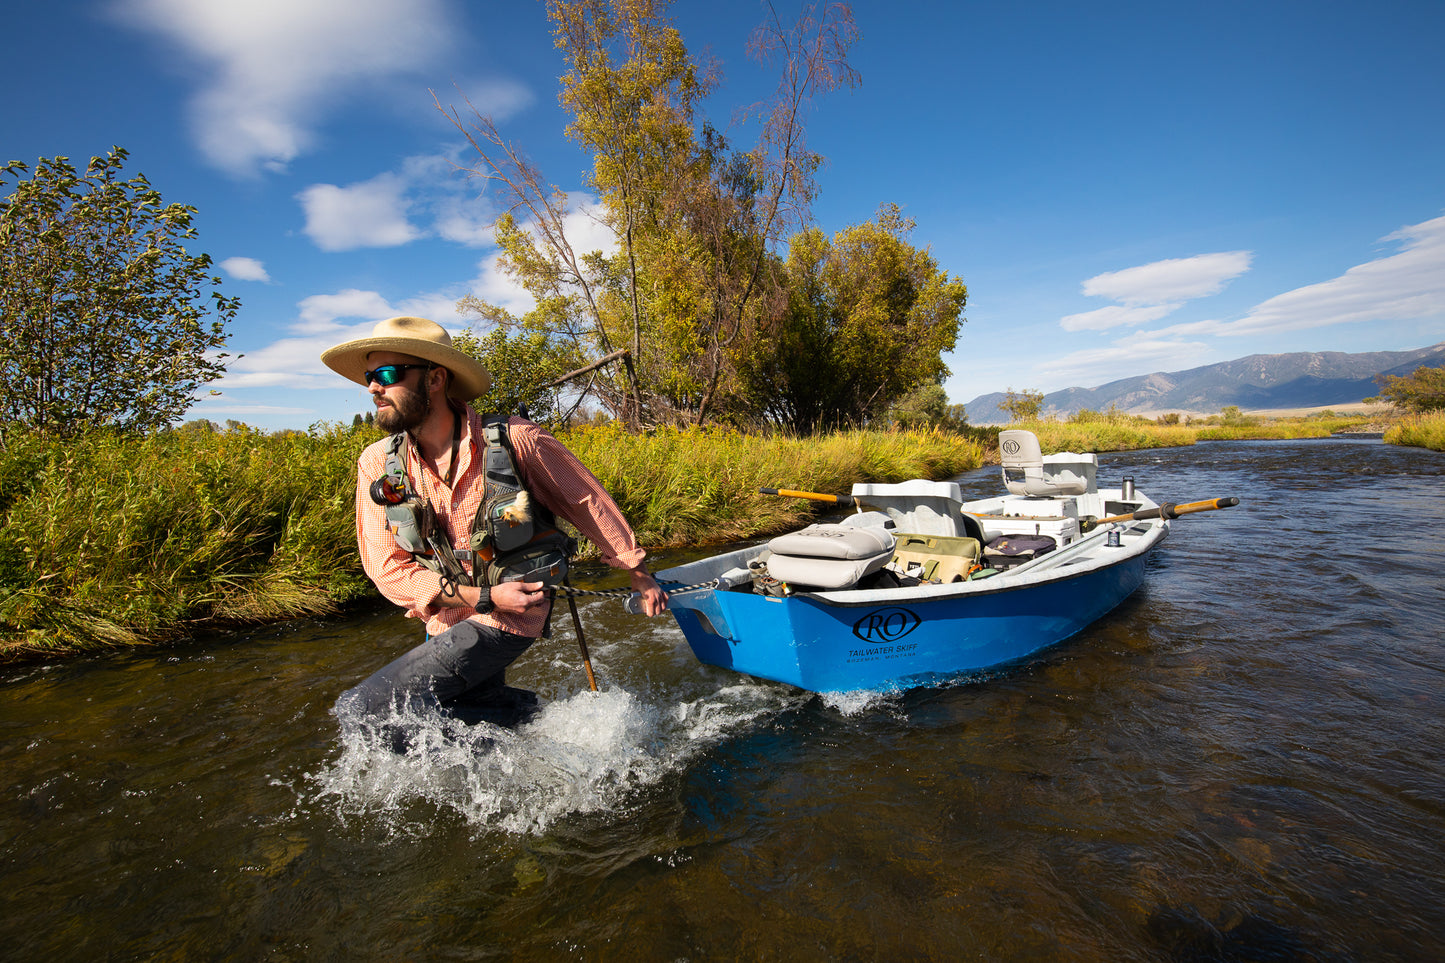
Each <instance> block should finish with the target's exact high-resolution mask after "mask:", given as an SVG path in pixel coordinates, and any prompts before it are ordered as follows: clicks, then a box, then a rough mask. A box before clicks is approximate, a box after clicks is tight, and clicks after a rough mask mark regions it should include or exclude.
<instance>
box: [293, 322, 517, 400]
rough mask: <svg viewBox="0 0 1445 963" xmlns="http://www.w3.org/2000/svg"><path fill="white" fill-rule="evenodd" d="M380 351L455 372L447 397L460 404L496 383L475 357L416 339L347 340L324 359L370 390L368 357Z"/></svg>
mask: <svg viewBox="0 0 1445 963" xmlns="http://www.w3.org/2000/svg"><path fill="white" fill-rule="evenodd" d="M376 351H394V352H396V353H397V354H409V355H411V356H412V357H414V358H421V359H422V360H423V361H431V362H433V363H435V364H437V365H440V366H441V367H443V368H446V369H447V370H448V371H450V372H451V373H452V381H451V387H450V389H449V390H448V391H447V394H448V395H450V396H451V397H452V398H455V399H456V400H457V401H471V400H472V399H474V398H476V397H478V396H479V395H483V394H485V393H486V391H487V389H488V388H489V387H491V384H492V376H491V374H490V373H489V372H488V371H487V369H486V368H485V367H483V366H482V364H481V362H479V361H477V360H476V359H475V358H473V357H472V356H471V355H467V354H463V353H462V352H460V351H458V350H457V349H456V348H451V347H448V346H447V345H444V344H436V343H435V342H431V341H421V340H418V339H416V338H398V337H379V338H377V337H374V338H360V339H358V340H356V341H346V342H344V343H342V344H338V345H337V346H336V347H334V348H328V349H327V350H325V351H323V352H322V353H321V360H322V362H323V363H325V365H326V367H328V368H330V369H331V370H332V371H335V372H336V373H337V374H339V375H341V377H343V378H345V379H347V380H348V381H354V382H356V383H357V384H359V385H361V386H362V387H366V374H365V372H366V370H367V363H366V358H367V356H368V355H370V354H372V353H373V352H376Z"/></svg>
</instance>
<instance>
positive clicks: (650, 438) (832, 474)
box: [563, 426, 985, 546]
mask: <svg viewBox="0 0 1445 963" xmlns="http://www.w3.org/2000/svg"><path fill="white" fill-rule="evenodd" d="M563 440H564V441H565V442H566V443H567V446H568V447H569V448H571V449H572V451H574V452H575V453H576V454H577V457H579V458H580V459H582V461H583V462H584V463H585V464H586V465H587V467H588V468H590V469H591V470H592V472H593V473H594V474H595V475H597V477H598V479H599V480H600V481H601V482H602V484H603V487H604V488H606V489H607V491H608V492H609V493H610V494H611V495H612V497H613V498H615V499H616V500H617V503H618V505H619V506H620V507H621V508H622V511H623V514H625V515H626V516H627V518H628V519H629V520H630V521H631V523H632V526H633V528H634V529H635V530H636V531H637V536H638V540H639V541H640V542H641V543H642V544H644V545H654V546H675V545H708V544H717V543H721V542H729V541H735V540H737V539H740V538H746V537H750V536H753V535H764V534H769V533H772V532H778V531H783V530H786V529H788V528H793V527H796V526H797V524H798V523H799V522H800V521H801V520H803V519H805V518H806V517H807V516H808V515H809V514H810V513H811V512H812V511H813V509H814V508H815V507H816V506H815V504H814V503H812V502H807V501H803V500H799V499H793V498H783V497H779V496H776V495H760V494H758V489H759V488H762V487H766V488H791V489H797V490H803V491H814V492H820V493H823V494H847V493H848V491H849V489H850V488H851V486H852V484H853V482H855V481H861V480H866V481H875V482H893V481H904V480H907V479H909V478H947V477H950V476H952V475H956V474H958V473H959V472H963V471H967V470H969V469H971V468H976V467H978V466H979V465H981V464H983V462H984V459H985V449H984V446H983V445H982V444H981V443H979V442H977V441H971V440H969V439H967V438H964V437H961V436H959V435H955V434H951V433H947V432H927V431H923V432H917V431H909V432H897V433H893V432H867V431H853V432H839V433H835V434H831V435H826V436H824V437H821V438H814V439H806V440H803V439H797V438H789V437H786V436H757V435H743V434H741V433H739V432H736V431H731V430H726V429H713V428H704V429H688V430H661V431H658V432H655V433H652V434H648V435H642V436H631V435H628V434H626V433H625V432H623V431H621V430H620V429H617V428H615V427H612V426H605V427H599V428H584V429H579V430H574V431H572V432H570V433H568V434H567V435H566V437H565V438H564V439H563Z"/></svg>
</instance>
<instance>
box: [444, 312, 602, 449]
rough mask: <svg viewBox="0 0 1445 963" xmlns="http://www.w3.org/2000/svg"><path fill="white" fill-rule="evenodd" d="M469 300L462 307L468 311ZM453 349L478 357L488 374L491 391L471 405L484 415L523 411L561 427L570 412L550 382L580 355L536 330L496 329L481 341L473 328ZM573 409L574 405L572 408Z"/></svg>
mask: <svg viewBox="0 0 1445 963" xmlns="http://www.w3.org/2000/svg"><path fill="white" fill-rule="evenodd" d="M467 304H468V302H467V300H465V299H464V300H463V302H462V306H463V307H466V306H467ZM452 347H454V348H456V349H457V350H458V351H462V352H464V353H465V354H468V355H471V356H472V357H473V358H476V359H477V360H478V361H480V362H481V363H482V364H483V365H485V366H486V369H487V371H488V372H489V373H490V374H491V376H492V384H491V387H489V388H488V389H487V393H486V394H484V395H482V396H481V397H480V398H478V399H477V400H476V401H474V402H472V406H473V407H474V408H476V409H477V410H478V411H481V412H484V413H492V412H495V413H497V414H513V413H515V412H517V411H519V410H521V409H523V408H525V409H526V411H527V414H528V415H529V416H530V417H531V418H532V419H533V420H534V421H536V422H538V423H540V424H545V425H549V426H552V427H560V426H562V425H565V424H566V422H567V419H568V417H569V415H570V412H568V411H564V410H563V409H562V406H561V404H560V396H559V393H558V389H557V388H553V387H551V386H550V385H551V383H552V382H553V381H555V380H556V379H557V378H558V377H560V376H561V375H563V374H565V373H567V372H568V371H569V370H570V369H572V368H574V367H577V366H578V363H577V361H578V357H579V356H578V354H577V353H576V352H575V351H573V350H571V348H570V346H568V345H565V344H563V345H559V344H556V343H553V342H551V341H549V340H548V339H547V337H546V336H545V335H543V334H541V333H539V332H535V331H532V332H528V331H519V332H515V333H513V332H509V331H508V330H507V329H506V328H503V327H496V328H493V329H492V330H491V331H489V332H488V333H487V334H485V335H483V336H482V337H477V335H476V333H475V332H473V331H472V330H471V329H468V330H466V331H463V332H462V333H461V334H459V335H457V337H455V338H453V339H452ZM575 407H576V406H575V405H574V406H573V408H574V410H575Z"/></svg>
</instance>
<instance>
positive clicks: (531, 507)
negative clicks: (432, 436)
mask: <svg viewBox="0 0 1445 963" xmlns="http://www.w3.org/2000/svg"><path fill="white" fill-rule="evenodd" d="M482 432H483V434H484V436H485V437H486V443H487V444H486V450H485V452H484V454H483V456H482V457H483V462H482V471H483V475H482V478H483V484H484V486H485V487H484V490H483V494H482V503H481V505H479V506H478V507H477V513H476V515H474V516H473V517H472V525H471V532H470V538H469V544H470V545H471V548H470V549H469V550H459V549H456V548H454V547H453V546H452V543H451V540H450V539H449V538H448V537H447V533H446V530H445V529H444V528H443V527H442V525H441V524H440V523H439V522H438V520H437V514H436V510H435V509H434V508H432V506H431V503H430V502H428V501H427V500H426V499H425V498H423V497H422V496H421V494H420V493H419V492H418V491H415V490H414V489H413V487H412V484H411V475H410V471H409V469H410V464H409V462H410V458H411V446H410V445H408V444H407V435H406V432H397V433H396V434H394V435H392V436H391V438H390V439H389V440H388V441H387V446H386V464H385V468H384V469H383V474H382V477H381V478H378V479H377V480H376V481H375V482H374V483H373V484H372V486H371V497H372V500H373V501H376V502H377V503H378V504H380V505H382V506H384V507H385V509H386V527H387V529H388V530H389V531H390V532H391V535H392V538H394V539H395V540H396V544H397V546H398V547H400V548H401V549H402V551H405V552H409V553H410V554H411V557H412V558H413V559H414V560H415V561H416V562H417V563H418V564H419V565H423V566H425V567H426V568H428V569H430V570H431V571H433V572H436V573H437V574H438V575H440V576H441V577H442V579H443V588H444V589H445V586H446V583H447V582H448V581H450V582H452V583H455V584H461V585H496V584H498V583H500V582H517V581H520V582H545V583H547V584H548V585H555V584H557V583H559V582H561V581H563V580H564V579H566V577H567V565H568V561H569V560H570V559H571V557H572V556H573V555H575V554H576V553H577V541H576V539H573V538H571V537H570V536H568V535H567V534H566V533H565V532H563V531H562V530H561V529H560V528H558V527H557V520H556V517H555V516H554V515H553V514H552V513H551V512H550V511H549V510H547V508H545V507H544V506H543V505H542V504H541V503H540V502H539V501H537V500H536V499H535V498H533V497H532V495H531V493H530V492H529V491H527V488H526V486H525V485H524V484H523V481H522V478H521V476H520V475H519V474H518V472H517V466H516V462H515V461H514V459H513V457H512V446H511V441H510V440H509V439H508V437H507V418H506V416H505V415H488V416H487V417H486V418H484V419H483V421H482ZM463 562H471V564H472V571H471V574H468V573H467V571H466V568H465V567H464V566H463V565H462V563H463ZM449 594H450V593H449Z"/></svg>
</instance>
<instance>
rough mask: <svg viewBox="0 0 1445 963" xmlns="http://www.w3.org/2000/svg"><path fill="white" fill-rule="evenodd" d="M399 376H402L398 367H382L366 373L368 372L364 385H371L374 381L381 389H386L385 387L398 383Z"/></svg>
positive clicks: (389, 365) (388, 365) (392, 365)
mask: <svg viewBox="0 0 1445 963" xmlns="http://www.w3.org/2000/svg"><path fill="white" fill-rule="evenodd" d="M401 375H402V370H401V368H400V367H399V366H398V365H394V364H387V365H382V366H381V367H380V368H377V369H376V370H375V371H368V372H366V383H367V384H371V383H372V382H373V381H375V382H376V383H378V384H380V385H381V386H382V387H383V388H386V387H389V386H390V385H394V384H396V383H397V382H398V381H400V380H401Z"/></svg>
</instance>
